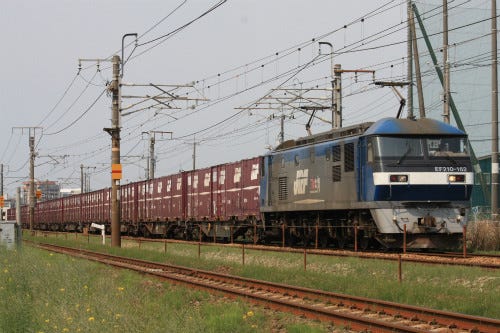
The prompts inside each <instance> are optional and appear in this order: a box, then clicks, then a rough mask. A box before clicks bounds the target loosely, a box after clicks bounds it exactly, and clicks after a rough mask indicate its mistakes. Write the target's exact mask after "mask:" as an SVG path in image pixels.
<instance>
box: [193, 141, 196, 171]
mask: <svg viewBox="0 0 500 333" xmlns="http://www.w3.org/2000/svg"><path fill="white" fill-rule="evenodd" d="M193 170H196V141H193Z"/></svg>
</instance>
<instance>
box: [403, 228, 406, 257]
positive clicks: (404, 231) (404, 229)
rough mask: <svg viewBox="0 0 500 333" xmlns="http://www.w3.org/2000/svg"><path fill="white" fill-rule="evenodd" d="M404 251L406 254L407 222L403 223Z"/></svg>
mask: <svg viewBox="0 0 500 333" xmlns="http://www.w3.org/2000/svg"><path fill="white" fill-rule="evenodd" d="M403 253H404V254H406V223H405V224H404V225H403Z"/></svg>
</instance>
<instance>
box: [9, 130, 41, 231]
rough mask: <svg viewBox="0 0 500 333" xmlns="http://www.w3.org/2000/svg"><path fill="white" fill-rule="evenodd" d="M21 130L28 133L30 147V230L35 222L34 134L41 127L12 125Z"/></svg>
mask: <svg viewBox="0 0 500 333" xmlns="http://www.w3.org/2000/svg"><path fill="white" fill-rule="evenodd" d="M16 129H17V130H21V133H22V132H24V131H25V130H28V133H29V141H28V143H29V147H30V176H29V177H30V184H29V195H28V198H29V200H28V203H29V226H30V230H33V225H34V223H35V204H36V196H35V157H36V152H35V134H36V130H41V129H42V127H13V128H12V130H13V131H14V130H16Z"/></svg>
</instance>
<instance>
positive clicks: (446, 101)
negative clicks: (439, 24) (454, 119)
mask: <svg viewBox="0 0 500 333" xmlns="http://www.w3.org/2000/svg"><path fill="white" fill-rule="evenodd" d="M443 67H444V92H443V121H444V122H445V123H447V124H449V123H450V61H449V59H448V0H443Z"/></svg>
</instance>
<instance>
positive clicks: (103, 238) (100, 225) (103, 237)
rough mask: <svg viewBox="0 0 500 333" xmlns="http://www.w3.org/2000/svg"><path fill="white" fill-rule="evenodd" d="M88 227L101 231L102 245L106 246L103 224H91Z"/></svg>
mask: <svg viewBox="0 0 500 333" xmlns="http://www.w3.org/2000/svg"><path fill="white" fill-rule="evenodd" d="M90 226H91V227H92V228H96V229H101V235H102V245H105V244H106V230H105V227H104V224H97V223H92V224H91V225H90Z"/></svg>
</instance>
